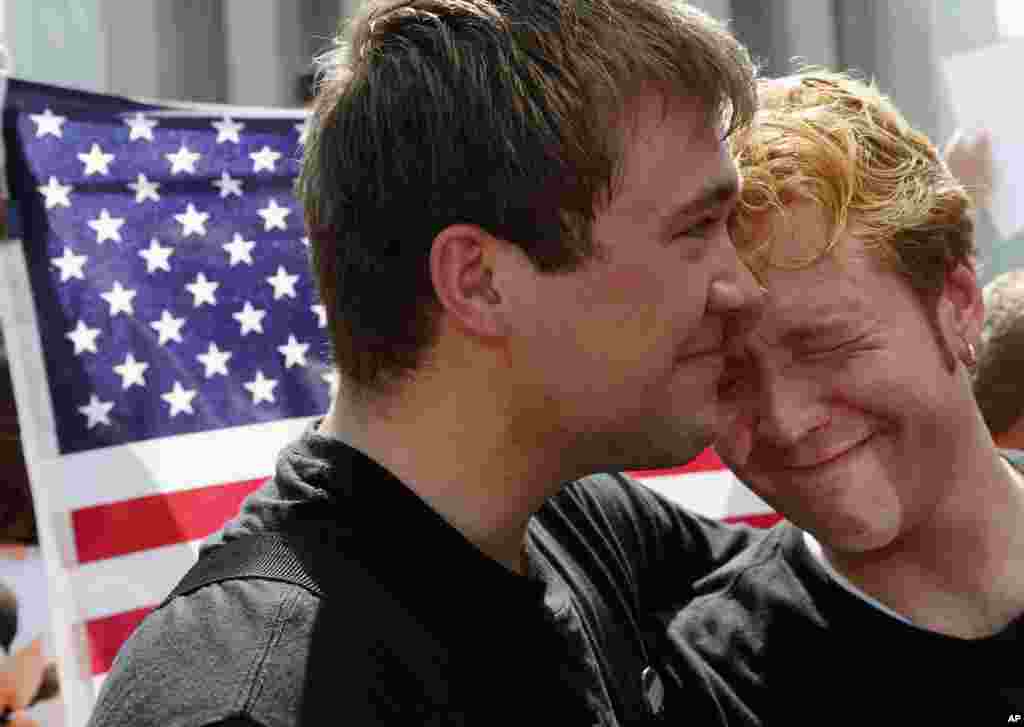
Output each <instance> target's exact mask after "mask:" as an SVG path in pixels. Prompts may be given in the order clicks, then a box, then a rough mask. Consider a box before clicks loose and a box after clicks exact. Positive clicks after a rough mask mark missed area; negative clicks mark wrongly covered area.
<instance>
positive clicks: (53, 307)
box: [0, 80, 772, 725]
mask: <svg viewBox="0 0 1024 727" xmlns="http://www.w3.org/2000/svg"><path fill="white" fill-rule="evenodd" d="M304 124H305V116H304V114H303V113H302V112H300V111H287V112H282V111H274V110H266V109H264V110H259V111H255V110H245V109H241V108H229V107H216V108H214V107H192V108H182V107H181V105H180V104H179V105H173V104H155V103H143V102H139V101H136V100H132V99H128V98H122V97H115V96H107V95H99V94H93V93H85V92H82V91H76V90H70V89H64V88H56V87H51V86H43V85H39V84H33V83H27V82H23V81H18V80H11V81H10V84H9V90H8V96H7V101H6V106H5V113H4V134H5V142H6V151H7V165H8V169H7V173H8V180H9V185H10V188H11V197H12V204H11V207H10V210H11V234H10V237H11V238H12V239H17V240H23V241H24V242H23V244H21V245H17V244H14V243H11V244H7V245H5V246H4V250H3V253H4V254H3V256H2V262H3V270H2V272H3V280H0V283H2V286H0V290H2V292H0V297H3V296H6V300H5V307H4V308H3V309H0V310H3V312H4V314H5V317H4V330H5V338H6V340H7V345H8V349H9V355H10V359H11V368H12V375H13V377H14V383H15V389H16V393H17V398H18V405H19V412H20V413H19V416H20V419H21V430H22V436H23V440H24V446H25V451H26V459H27V460H28V463H29V472H30V476H31V480H32V483H33V495H34V499H35V507H36V513H37V520H38V522H39V529H40V536H41V541H42V545H43V548H44V553H45V555H46V556H47V562H48V574H49V580H50V586H51V601H52V605H53V610H54V614H53V615H54V628H55V636H56V638H55V643H56V644H57V646H58V652H59V656H60V657H61V668H62V676H63V677H64V683H65V685H66V687H67V688H66V689H65V702H66V705H67V709H68V717H67V720H66V723H67V724H68V725H78V724H82V723H84V721H85V719H86V717H87V714H88V709H89V708H90V707H91V704H92V698H93V694H94V688H95V684H96V680H97V678H102V675H103V674H104V673H105V672H106V671H107V670H108V669H109V667H110V664H111V661H112V660H113V657H114V654H115V653H116V651H117V648H118V647H119V646H120V644H121V643H122V642H123V640H124V639H125V638H126V637H127V635H128V634H129V633H130V632H131V630H132V629H133V628H134V626H135V625H136V624H137V623H138V622H139V621H140V620H141V619H142V617H143V616H144V615H145V614H146V613H147V612H148V611H149V609H151V608H152V606H153V605H155V604H156V603H159V602H160V601H161V600H162V598H163V597H164V596H165V595H166V593H168V592H169V590H170V588H171V587H172V586H173V585H174V583H175V582H176V581H177V580H178V579H179V578H180V576H181V575H182V574H183V573H184V571H185V570H186V569H187V568H188V567H189V566H190V565H191V563H192V562H193V561H194V559H195V553H196V550H197V547H198V543H199V542H200V541H201V540H202V538H204V537H205V536H207V535H209V534H210V533H212V532H214V531H215V530H216V529H217V528H218V527H219V526H220V525H221V523H222V522H223V521H224V520H225V519H227V518H228V517H230V516H232V515H233V514H234V513H235V511H236V510H237V508H238V505H239V503H240V502H241V500H242V498H244V497H245V495H246V494H248V493H249V492H250V491H252V490H253V489H254V488H255V487H257V486H258V485H259V484H260V482H262V481H263V479H264V478H265V477H266V476H268V475H269V474H270V473H271V472H272V471H273V462H274V457H275V455H276V453H277V451H278V450H279V449H280V447H281V446H282V445H283V444H285V443H286V442H287V441H288V440H290V439H291V438H293V437H295V436H297V435H298V434H299V433H300V432H301V430H302V429H303V428H304V427H305V426H306V424H307V423H308V421H309V419H310V417H313V416H316V415H319V414H321V413H322V412H324V411H326V408H327V404H328V401H329V398H330V395H331V392H332V390H333V387H334V386H335V385H336V382H335V380H334V378H333V376H334V374H333V372H332V370H331V368H330V366H329V365H328V362H327V358H326V352H327V342H326V337H325V318H324V310H323V307H322V306H321V305H320V304H319V302H318V301H317V298H316V295H315V291H314V286H313V281H312V279H311V276H310V272H309V269H308V262H307V256H308V244H309V243H308V239H307V238H306V237H305V236H304V235H305V233H304V231H303V226H302V212H301V210H300V208H299V205H298V203H297V201H296V199H295V197H294V195H293V191H292V190H293V184H294V180H295V176H296V174H297V172H298V169H299V159H300V156H301V142H302V140H303V134H304V128H305V127H304ZM381 284H382V285H386V284H387V282H386V281H382V283H381ZM638 474H639V476H640V477H641V479H642V480H643V481H645V482H647V483H648V484H649V485H651V486H652V487H655V488H656V489H658V490H659V491H662V492H663V493H665V494H667V495H669V496H670V497H673V498H674V499H676V500H679V501H681V502H683V503H684V504H686V505H688V506H690V507H692V508H694V509H696V510H698V511H700V512H704V513H705V514H708V515H711V516H714V517H734V518H736V517H740V518H747V519H753V521H755V522H770V521H771V519H772V516H770V515H767V516H763V514H764V513H765V512H766V511H767V508H766V506H765V505H764V504H763V503H761V502H760V501H758V500H756V498H754V497H753V496H752V495H750V494H749V493H747V491H746V490H744V489H743V488H742V487H739V486H737V484H736V482H735V480H734V479H733V478H732V477H731V476H730V475H729V474H728V473H727V471H725V470H723V469H722V466H721V464H720V463H719V462H718V460H717V458H715V457H714V455H713V453H711V452H710V451H708V452H706V453H705V454H704V455H702V457H700V458H699V459H698V460H697V461H696V462H694V463H691V465H689V466H688V467H686V468H682V469H680V470H674V471H670V472H645V473H638ZM681 480H686V481H685V482H683V481H681ZM762 516H763V517H767V518H768V519H767V520H762V519H759V518H762Z"/></svg>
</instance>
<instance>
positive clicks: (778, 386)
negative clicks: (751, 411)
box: [755, 374, 829, 448]
mask: <svg viewBox="0 0 1024 727" xmlns="http://www.w3.org/2000/svg"><path fill="white" fill-rule="evenodd" d="M759 384H760V385H759V387H758V388H759V389H760V391H759V392H758V395H757V397H756V398H757V404H756V411H757V416H756V424H755V431H756V438H757V439H759V440H762V441H764V442H765V443H767V444H770V445H771V446H773V447H777V448H785V447H792V446H793V445H795V444H796V443H798V442H799V441H800V440H801V439H803V438H804V437H805V436H807V435H808V434H810V433H811V432H813V431H815V430H816V429H819V428H820V427H822V426H824V425H825V424H827V423H828V418H829V413H828V408H827V407H826V406H824V405H823V404H822V403H821V402H819V401H816V397H815V396H814V394H813V392H812V391H810V389H811V384H810V383H809V382H805V381H804V382H802V381H795V380H790V379H788V378H787V377H785V376H781V375H779V374H762V375H761V376H760V377H759Z"/></svg>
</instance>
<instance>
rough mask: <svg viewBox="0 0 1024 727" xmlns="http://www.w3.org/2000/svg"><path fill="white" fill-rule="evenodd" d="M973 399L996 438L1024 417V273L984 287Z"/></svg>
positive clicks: (997, 280)
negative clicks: (982, 318) (983, 317)
mask: <svg viewBox="0 0 1024 727" xmlns="http://www.w3.org/2000/svg"><path fill="white" fill-rule="evenodd" d="M984 296H985V325H984V326H983V328H982V332H981V349H980V351H979V352H978V366H977V367H976V368H975V370H974V397H975V398H976V399H977V400H978V408H980V409H981V413H982V416H984V417H985V423H986V424H987V425H988V429H989V431H990V432H991V433H992V435H993V436H996V435H999V434H1004V433H1006V432H1007V431H1009V430H1010V429H1011V428H1012V427H1013V425H1014V424H1016V423H1017V422H1018V421H1020V419H1021V417H1024V270H1013V271H1011V272H1008V273H1003V274H1002V275H1000V276H999V277H997V278H996V279H995V280H993V281H992V282H991V283H989V284H988V285H986V286H985V292H984Z"/></svg>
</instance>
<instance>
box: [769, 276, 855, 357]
mask: <svg viewBox="0 0 1024 727" xmlns="http://www.w3.org/2000/svg"><path fill="white" fill-rule="evenodd" d="M821 283H822V284H821V285H816V286H810V287H800V286H796V285H794V286H791V287H790V286H778V287H776V288H774V289H772V288H770V289H769V294H768V299H767V306H766V309H765V312H764V318H763V319H762V321H761V324H760V325H759V326H758V329H759V331H758V332H759V336H760V337H761V338H762V339H763V340H766V341H768V342H771V343H781V344H784V345H790V346H791V345H797V344H800V343H803V342H806V341H808V340H813V339H815V338H820V337H823V336H827V335H830V334H833V333H837V332H844V331H849V330H851V329H855V328H858V327H861V326H864V325H866V324H868V323H870V322H871V321H872V320H873V319H874V318H873V313H872V310H871V308H870V306H869V305H868V301H867V300H865V298H864V297H863V296H862V295H858V294H857V291H855V290H851V289H849V288H848V287H847V286H844V285H842V284H841V283H839V284H833V285H832V286H829V285H828V284H827V283H826V282H825V281H821Z"/></svg>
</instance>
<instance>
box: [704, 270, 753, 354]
mask: <svg viewBox="0 0 1024 727" xmlns="http://www.w3.org/2000/svg"><path fill="white" fill-rule="evenodd" d="M733 255H734V256H735V252H734V253H733ZM734 259H735V268H734V271H732V272H731V273H730V274H729V275H726V276H722V277H720V278H718V279H717V280H715V281H713V282H712V283H711V290H710V292H709V296H708V297H709V304H708V307H709V309H710V310H711V312H713V313H717V314H719V315H723V316H725V318H726V340H727V341H730V342H732V343H733V345H739V344H740V342H741V341H742V339H743V338H744V337H746V336H747V335H748V334H749V333H750V332H751V331H752V330H753V328H754V327H755V326H756V325H757V322H758V321H759V320H760V319H761V315H762V313H763V311H764V305H765V290H764V288H762V287H761V285H760V284H759V283H758V282H757V280H756V279H755V278H754V275H753V273H751V271H750V268H748V267H747V266H746V265H745V264H743V263H742V262H741V261H740V260H739V258H734Z"/></svg>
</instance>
